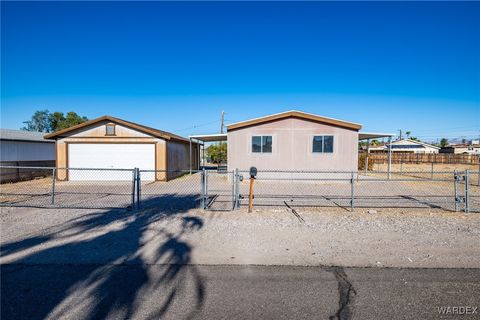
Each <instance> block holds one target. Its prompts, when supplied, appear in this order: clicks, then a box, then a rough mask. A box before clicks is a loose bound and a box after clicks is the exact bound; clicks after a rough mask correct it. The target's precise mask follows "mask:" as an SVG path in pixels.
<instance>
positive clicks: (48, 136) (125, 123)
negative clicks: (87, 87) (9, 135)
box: [44, 115, 189, 142]
mask: <svg viewBox="0 0 480 320" xmlns="http://www.w3.org/2000/svg"><path fill="white" fill-rule="evenodd" d="M102 121H111V122H114V123H118V124H121V125H123V126H125V127H128V128H131V129H134V130H137V131H140V132H143V133H147V134H149V135H151V136H154V137H157V138H162V139H165V140H177V141H181V142H189V140H188V139H186V138H184V137H181V136H178V135H176V134H173V133H170V132H166V131H161V130H158V129H154V128H151V127H147V126H144V125H141V124H138V123H134V122H130V121H126V120H122V119H119V118H115V117H112V116H108V115H105V116H103V117H99V118H96V119H93V120H88V121H85V122H83V123H81V124H78V125H76V126H73V127H70V128H67V129H63V130H59V131H56V132H52V133H49V134H46V135H45V136H44V138H45V139H56V138H58V137H61V136H64V135H65V134H66V133H68V132H71V131H75V130H78V129H81V128H85V127H88V126H90V125H92V124H95V123H98V122H102Z"/></svg>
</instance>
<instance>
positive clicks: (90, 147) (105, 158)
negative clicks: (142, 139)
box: [68, 143, 155, 181]
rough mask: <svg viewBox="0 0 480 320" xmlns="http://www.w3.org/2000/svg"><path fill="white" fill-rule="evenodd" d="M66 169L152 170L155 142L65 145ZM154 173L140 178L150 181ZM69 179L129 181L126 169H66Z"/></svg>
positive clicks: (129, 173) (130, 175)
mask: <svg viewBox="0 0 480 320" xmlns="http://www.w3.org/2000/svg"><path fill="white" fill-rule="evenodd" d="M68 167H69V168H106V169H133V168H140V169H143V170H155V145H154V144H133V143H72V144H68ZM153 178H154V174H153V173H151V174H142V180H153ZM69 179H70V180H72V181H85V180H88V181H92V180H108V181H112V180H117V181H118V180H131V179H132V173H131V172H128V171H107V170H101V171H95V170H69Z"/></svg>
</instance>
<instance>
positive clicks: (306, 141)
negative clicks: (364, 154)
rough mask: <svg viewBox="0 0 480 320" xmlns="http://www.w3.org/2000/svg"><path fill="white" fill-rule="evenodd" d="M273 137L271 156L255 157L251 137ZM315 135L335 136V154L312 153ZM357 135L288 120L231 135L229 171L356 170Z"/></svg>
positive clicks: (257, 154) (300, 120)
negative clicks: (249, 169)
mask: <svg viewBox="0 0 480 320" xmlns="http://www.w3.org/2000/svg"><path fill="white" fill-rule="evenodd" d="M254 135H271V136H272V137H273V141H272V153H271V154H268V153H252V152H251V137H252V136H254ZM315 135H333V136H334V152H333V153H331V154H328V153H325V154H322V153H313V152H312V139H313V136H315ZM357 165H358V131H357V130H354V129H346V128H343V127H338V126H333V125H328V124H324V123H318V122H314V121H310V120H304V119H299V118H286V119H281V120H277V121H272V122H268V123H263V124H258V125H254V126H250V127H244V128H240V129H235V130H232V131H229V132H228V168H229V170H234V169H235V168H238V169H240V170H248V168H249V167H251V166H255V167H257V168H258V169H259V170H339V171H341V170H348V171H350V170H357Z"/></svg>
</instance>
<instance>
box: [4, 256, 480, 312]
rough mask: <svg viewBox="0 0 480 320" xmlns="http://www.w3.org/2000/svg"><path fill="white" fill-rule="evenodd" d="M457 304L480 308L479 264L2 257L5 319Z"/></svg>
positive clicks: (415, 308) (432, 308)
mask: <svg viewBox="0 0 480 320" xmlns="http://www.w3.org/2000/svg"><path fill="white" fill-rule="evenodd" d="M456 306H470V307H479V309H480V269H382V268H324V267H291V266H289V267H287V266H195V265H188V266H186V265H144V264H141V263H136V262H135V261H130V262H129V263H128V264H121V265H115V264H112V265H103V264H98V265H81V264H80V265H78V264H77V265H75V264H70V265H58V264H37V265H35V264H23V265H21V264H7V265H2V266H1V307H2V308H1V318H2V319H5V320H6V319H43V318H51V319H59V318H70V319H103V318H111V319H120V318H138V319H148V318H150V319H157V318H163V319H182V318H189V317H191V318H194V319H227V318H228V319H262V318H263V319H439V318H445V319H455V318H456V316H453V315H445V316H441V315H440V314H439V312H438V309H437V308H438V307H456ZM470 311H471V310H470ZM478 318H480V311H479V310H478V309H477V311H476V314H473V315H465V316H462V317H461V319H478Z"/></svg>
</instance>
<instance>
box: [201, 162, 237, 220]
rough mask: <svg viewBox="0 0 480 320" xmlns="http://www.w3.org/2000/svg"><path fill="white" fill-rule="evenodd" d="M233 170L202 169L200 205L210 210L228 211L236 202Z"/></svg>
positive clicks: (235, 178)
mask: <svg viewBox="0 0 480 320" xmlns="http://www.w3.org/2000/svg"><path fill="white" fill-rule="evenodd" d="M236 180H237V176H236V175H235V171H223V170H203V171H202V181H203V182H202V207H203V208H204V209H207V210H212V211H229V210H233V209H234V208H235V204H236V183H235V181H236Z"/></svg>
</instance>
